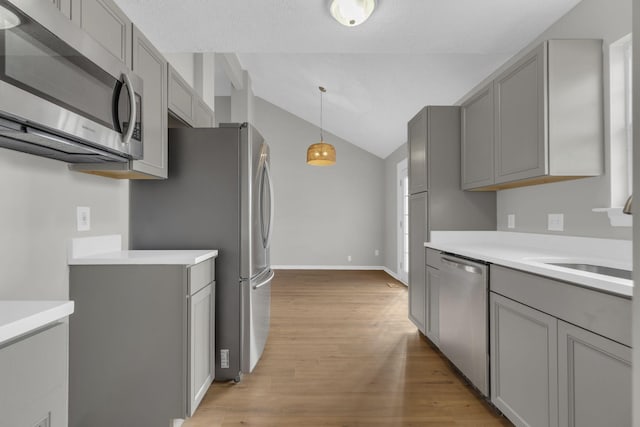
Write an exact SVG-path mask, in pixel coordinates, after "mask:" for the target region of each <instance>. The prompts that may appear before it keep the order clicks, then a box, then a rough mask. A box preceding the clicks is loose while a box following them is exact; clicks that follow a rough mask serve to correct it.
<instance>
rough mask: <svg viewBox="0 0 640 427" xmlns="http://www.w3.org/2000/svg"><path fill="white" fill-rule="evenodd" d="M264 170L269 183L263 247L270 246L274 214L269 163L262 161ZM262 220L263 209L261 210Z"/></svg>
mask: <svg viewBox="0 0 640 427" xmlns="http://www.w3.org/2000/svg"><path fill="white" fill-rule="evenodd" d="M264 172H265V177H266V178H267V182H268V184H269V226H268V228H267V235H266V237H265V238H264V247H265V249H266V248H268V247H270V246H271V231H272V230H273V214H274V206H273V183H272V182H271V171H270V170H269V163H267V162H265V163H264ZM262 215H263V218H262V220H263V221H264V211H263V212H262Z"/></svg>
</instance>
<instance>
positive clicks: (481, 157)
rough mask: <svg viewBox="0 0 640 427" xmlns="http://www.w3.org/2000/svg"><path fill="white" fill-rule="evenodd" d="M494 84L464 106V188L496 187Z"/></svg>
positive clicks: (479, 92) (462, 123) (462, 110)
mask: <svg viewBox="0 0 640 427" xmlns="http://www.w3.org/2000/svg"><path fill="white" fill-rule="evenodd" d="M493 113H494V106H493V82H491V83H489V84H488V85H486V86H484V87H483V88H481V89H480V90H479V91H477V92H476V93H475V94H474V95H473V96H472V97H471V98H470V99H469V100H468V101H466V102H465V103H464V104H462V106H461V115H462V116H461V126H462V158H461V163H462V168H461V169H462V188H463V189H465V190H466V189H470V188H476V187H482V186H485V185H491V184H493V169H494V168H493V158H494V155H493V139H494V138H493Z"/></svg>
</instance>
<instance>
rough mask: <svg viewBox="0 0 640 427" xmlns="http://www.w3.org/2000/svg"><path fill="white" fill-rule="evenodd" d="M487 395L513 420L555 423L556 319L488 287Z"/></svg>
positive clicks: (552, 424) (556, 401)
mask: <svg viewBox="0 0 640 427" xmlns="http://www.w3.org/2000/svg"><path fill="white" fill-rule="evenodd" d="M489 307H490V312H489V319H490V320H489V322H490V329H489V331H490V334H489V336H490V344H491V348H490V351H491V353H490V354H491V401H492V402H493V404H494V405H496V407H497V408H498V409H500V411H502V413H504V414H505V416H506V417H507V418H509V420H511V422H513V423H514V424H515V425H517V426H557V425H558V377H557V371H558V356H557V354H558V353H557V321H556V318H555V317H552V316H549V315H547V314H545V313H543V312H541V311H538V310H534V309H532V308H530V307H527V306H526V305H523V304H520V303H518V302H515V301H513V300H510V299H508V298H504V297H502V296H500V295H498V294H495V293H493V292H491V293H490V298H489Z"/></svg>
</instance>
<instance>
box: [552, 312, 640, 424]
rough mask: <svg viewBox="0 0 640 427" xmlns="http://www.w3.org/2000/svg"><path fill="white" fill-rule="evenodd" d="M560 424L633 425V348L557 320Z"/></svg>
mask: <svg viewBox="0 0 640 427" xmlns="http://www.w3.org/2000/svg"><path fill="white" fill-rule="evenodd" d="M558 374H559V375H558V378H559V380H558V389H559V397H560V400H559V402H560V405H559V411H560V425H561V426H563V427H564V426H571V427H601V426H631V413H632V409H631V398H630V393H631V348H630V347H627V346H625V345H622V344H619V343H617V342H615V341H612V340H609V339H607V338H604V337H602V336H600V335H597V334H594V333H592V332H589V331H587V330H585V329H582V328H579V327H577V326H574V325H571V324H569V323H566V322H563V321H561V320H559V321H558Z"/></svg>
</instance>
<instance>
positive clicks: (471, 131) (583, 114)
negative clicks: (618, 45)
mask: <svg viewBox="0 0 640 427" xmlns="http://www.w3.org/2000/svg"><path fill="white" fill-rule="evenodd" d="M602 78H603V77H602V41H601V40H549V41H546V42H544V43H542V44H541V45H539V46H538V47H537V48H535V49H533V50H532V51H531V52H529V53H528V54H526V55H525V56H523V57H522V58H521V59H519V60H518V61H517V62H515V63H514V64H513V65H511V66H510V67H508V68H507V69H506V70H504V71H503V72H502V73H500V74H499V75H498V76H497V77H496V78H495V79H494V80H493V82H492V92H493V95H492V96H493V102H492V103H493V108H494V113H493V116H492V117H491V116H490V115H489V114H487V112H486V111H484V109H485V108H487V106H488V105H489V104H490V102H489V95H488V94H487V93H486V89H487V88H483V89H482V90H481V91H479V93H477V94H473V95H472V96H471V97H470V98H469V100H468V101H466V102H465V103H464V104H463V106H462V107H463V123H462V129H463V130H462V131H463V152H462V158H461V160H462V164H463V173H462V176H463V184H462V187H463V188H464V189H473V190H485V191H495V190H500V189H504V188H513V187H521V186H527V185H535V184H541V183H545V182H554V181H563V180H569V179H576V178H583V177H588V176H597V175H600V174H601V173H602V171H603V156H604V130H603V120H604V116H603V82H602ZM483 97H485V98H486V99H484V100H483ZM481 101H482V103H481ZM476 104H478V105H482V107H483V108H482V111H483V112H484V114H483V115H482V116H481V115H480V113H478V112H477V111H474V109H475V110H480V109H481V108H480V107H479V106H478V105H476ZM578 106H579V107H578ZM479 117H482V119H478V118H479ZM476 120H477V121H476ZM490 124H491V125H492V126H493V136H492V137H490V136H489V135H490V131H489V127H488V126H489V125H490ZM478 140H481V142H478ZM488 141H492V144H489V142H488ZM489 145H491V147H490V146H489ZM480 150H485V151H486V152H487V153H489V152H491V153H493V154H492V155H493V176H488V174H487V171H488V170H489V169H488V166H487V165H488V161H487V159H486V158H485V156H484V155H483V154H479V151H480Z"/></svg>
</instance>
